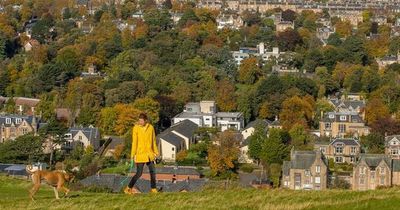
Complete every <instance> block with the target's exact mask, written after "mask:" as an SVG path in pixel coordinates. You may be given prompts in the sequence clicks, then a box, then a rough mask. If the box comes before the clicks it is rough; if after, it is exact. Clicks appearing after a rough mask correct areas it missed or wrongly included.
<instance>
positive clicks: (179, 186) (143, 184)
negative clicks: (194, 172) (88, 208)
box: [80, 174, 207, 192]
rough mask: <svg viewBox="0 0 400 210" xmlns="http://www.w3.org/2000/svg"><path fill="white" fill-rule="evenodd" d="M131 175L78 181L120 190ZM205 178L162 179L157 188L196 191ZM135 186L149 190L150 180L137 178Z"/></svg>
mask: <svg viewBox="0 0 400 210" xmlns="http://www.w3.org/2000/svg"><path fill="white" fill-rule="evenodd" d="M131 178H132V177H128V179H127V177H126V176H120V175H116V174H100V175H93V176H89V177H86V178H85V179H83V180H81V181H80V183H81V184H82V185H83V186H86V187H87V186H94V185H96V186H102V187H106V188H108V189H111V190H112V191H113V192H120V191H121V190H122V189H123V188H124V187H126V185H127V184H128V182H129V181H125V182H124V180H130V179H131ZM206 182H207V180H205V179H191V180H187V181H177V182H176V183H172V180H171V181H162V182H157V188H162V191H164V192H179V191H182V190H186V191H198V190H200V189H201V188H202V186H204V185H205V184H206ZM135 186H136V187H137V188H138V189H139V191H141V192H150V190H151V189H150V181H148V180H144V179H139V180H138V181H137V182H136V184H135Z"/></svg>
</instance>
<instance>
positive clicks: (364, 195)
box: [0, 176, 400, 210]
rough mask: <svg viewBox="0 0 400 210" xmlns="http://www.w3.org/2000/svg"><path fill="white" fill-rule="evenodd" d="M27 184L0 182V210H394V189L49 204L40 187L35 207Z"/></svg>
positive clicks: (94, 196) (115, 197) (397, 202)
mask: <svg viewBox="0 0 400 210" xmlns="http://www.w3.org/2000/svg"><path fill="white" fill-rule="evenodd" d="M30 187H31V183H30V182H29V181H27V180H18V179H13V178H9V177H4V176H0V209H79V210H86V209H146V210H147V209H157V210H159V209H182V210H186V209H274V210H275V209H285V210H289V209H323V210H328V209H334V210H339V209H380V210H381V209H399V208H400V190H399V189H398V188H393V189H382V190H376V191H365V192H355V191H341V190H327V191H321V192H317V191H290V190H256V189H229V190H220V189H213V190H211V189H208V190H204V191H202V192H192V193H159V194H156V195H154V194H141V195H137V196H127V195H123V194H106V193H86V192H85V193H84V192H71V197H69V198H62V199H60V200H55V199H54V193H53V191H52V189H51V188H49V187H47V186H45V185H43V186H42V188H41V189H40V190H39V192H38V194H37V196H36V201H35V202H31V201H30V200H29V199H28V189H29V188H30Z"/></svg>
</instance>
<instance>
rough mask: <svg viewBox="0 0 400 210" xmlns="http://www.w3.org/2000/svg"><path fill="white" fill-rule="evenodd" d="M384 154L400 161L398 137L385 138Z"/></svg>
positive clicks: (399, 136)
mask: <svg viewBox="0 0 400 210" xmlns="http://www.w3.org/2000/svg"><path fill="white" fill-rule="evenodd" d="M385 154H386V155H389V156H390V157H391V158H392V159H400V135H392V136H385Z"/></svg>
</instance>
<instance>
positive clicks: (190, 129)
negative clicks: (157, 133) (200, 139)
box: [170, 120, 199, 138]
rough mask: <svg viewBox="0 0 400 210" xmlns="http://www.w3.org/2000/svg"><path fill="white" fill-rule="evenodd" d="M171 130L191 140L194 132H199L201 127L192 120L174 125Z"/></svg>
mask: <svg viewBox="0 0 400 210" xmlns="http://www.w3.org/2000/svg"><path fill="white" fill-rule="evenodd" d="M170 128H171V129H172V130H174V131H176V132H178V133H179V134H181V135H184V136H186V137H187V138H190V137H192V136H193V134H194V132H196V131H197V129H198V128H199V126H198V125H197V124H196V123H194V122H192V121H190V120H183V121H181V122H179V123H176V124H174V125H172V126H171V127H170Z"/></svg>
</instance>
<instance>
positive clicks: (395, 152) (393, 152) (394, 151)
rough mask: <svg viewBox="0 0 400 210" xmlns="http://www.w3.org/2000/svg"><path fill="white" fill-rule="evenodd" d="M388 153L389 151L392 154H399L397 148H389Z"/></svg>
mask: <svg viewBox="0 0 400 210" xmlns="http://www.w3.org/2000/svg"><path fill="white" fill-rule="evenodd" d="M390 153H391V154H392V155H398V154H399V150H398V149H391V150H390Z"/></svg>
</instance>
